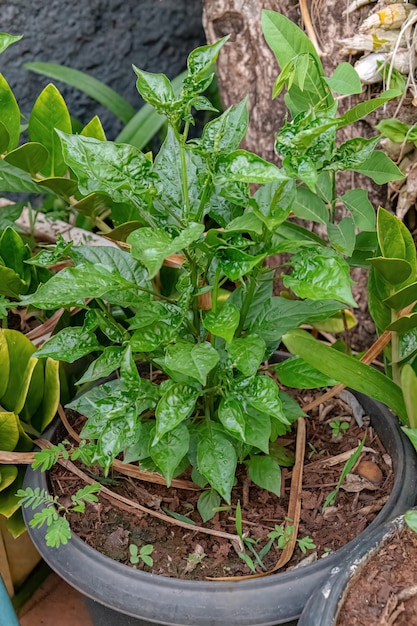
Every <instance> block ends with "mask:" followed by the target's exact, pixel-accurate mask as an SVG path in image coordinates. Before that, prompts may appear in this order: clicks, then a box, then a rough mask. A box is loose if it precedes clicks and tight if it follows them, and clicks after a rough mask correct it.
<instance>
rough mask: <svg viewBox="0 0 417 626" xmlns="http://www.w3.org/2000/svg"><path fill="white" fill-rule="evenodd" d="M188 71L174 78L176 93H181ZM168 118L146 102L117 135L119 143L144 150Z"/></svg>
mask: <svg viewBox="0 0 417 626" xmlns="http://www.w3.org/2000/svg"><path fill="white" fill-rule="evenodd" d="M186 75H187V72H181V74H179V75H178V76H176V77H175V78H174V79H173V80H172V86H173V88H174V92H175V93H176V94H178V93H179V91H180V88H181V86H182V83H183V80H184V78H185V76H186ZM165 121H166V118H165V116H163V115H160V114H159V113H157V112H156V111H155V109H154V108H153V107H152V106H151V105H150V104H145V105H144V106H143V107H141V108H140V109H139V111H137V113H135V115H134V116H133V117H131V119H130V120H129V121H128V123H127V124H126V126H125V127H124V128H123V129H122V130H121V131H120V133H119V134H118V136H117V137H116V141H117V142H118V143H128V144H130V145H131V146H135V147H136V148H138V149H139V150H143V149H144V148H145V147H146V146H147V145H148V144H149V142H150V140H151V139H152V137H154V136H155V135H156V134H157V132H158V131H159V130H160V129H161V127H162V126H163V124H164V123H165Z"/></svg>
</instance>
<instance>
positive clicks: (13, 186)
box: [0, 159, 46, 193]
mask: <svg viewBox="0 0 417 626" xmlns="http://www.w3.org/2000/svg"><path fill="white" fill-rule="evenodd" d="M0 191H12V192H17V193H40V192H41V189H40V187H39V185H38V184H37V183H35V182H34V181H33V180H32V177H31V176H30V175H29V174H27V173H26V172H25V171H24V170H21V169H20V168H19V167H15V166H14V165H11V163H7V161H5V160H4V159H1V160H0ZM45 191H46V190H45Z"/></svg>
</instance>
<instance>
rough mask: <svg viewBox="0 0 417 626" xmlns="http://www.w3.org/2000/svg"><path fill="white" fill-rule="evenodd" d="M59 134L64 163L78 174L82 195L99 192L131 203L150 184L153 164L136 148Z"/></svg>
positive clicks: (116, 199) (115, 199)
mask: <svg viewBox="0 0 417 626" xmlns="http://www.w3.org/2000/svg"><path fill="white" fill-rule="evenodd" d="M57 134H58V136H59V139H60V140H61V144H62V152H63V155H64V159H65V162H66V164H67V165H68V167H70V168H71V169H72V170H73V172H74V174H75V175H76V176H77V178H78V185H79V189H80V192H81V193H82V194H84V195H87V194H89V193H93V192H94V191H98V192H102V193H107V194H108V195H109V196H110V197H111V198H112V200H114V201H115V202H129V201H130V200H131V198H132V197H133V196H134V195H136V194H137V195H141V194H143V193H144V192H146V191H147V190H148V189H149V188H150V187H151V185H152V182H151V181H152V178H151V174H150V172H151V168H152V164H151V162H150V161H149V160H148V159H147V158H146V156H145V155H144V154H143V153H142V152H140V150H138V149H137V148H134V147H133V146H129V145H127V144H122V143H121V144H117V143H113V142H111V141H100V140H98V139H94V138H93V137H82V136H81V135H70V134H66V133H63V132H60V131H57Z"/></svg>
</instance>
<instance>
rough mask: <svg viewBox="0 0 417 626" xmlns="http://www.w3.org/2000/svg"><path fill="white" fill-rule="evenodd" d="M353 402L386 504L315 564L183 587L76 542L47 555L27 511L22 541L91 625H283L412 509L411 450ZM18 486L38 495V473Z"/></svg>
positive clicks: (382, 412) (414, 474)
mask: <svg viewBox="0 0 417 626" xmlns="http://www.w3.org/2000/svg"><path fill="white" fill-rule="evenodd" d="M355 395H356V396H357V397H358V399H359V400H360V402H361V404H362V405H363V407H364V409H365V411H366V413H367V414H368V415H369V416H370V418H371V421H372V425H373V427H374V428H375V430H376V431H377V433H378V435H379V437H380V438H381V440H382V443H383V445H384V446H385V448H386V450H387V451H388V453H389V454H390V456H391V458H392V461H393V467H394V472H395V480H394V486H393V490H392V492H391V495H390V498H389V500H388V502H387V503H386V504H385V506H384V507H383V509H382V510H381V511H380V513H379V514H378V516H377V517H376V518H375V520H374V521H373V522H372V523H371V524H370V525H369V526H368V528H366V529H365V530H364V531H363V532H362V533H361V534H360V535H358V537H357V538H356V539H354V540H353V541H350V542H349V543H348V544H346V545H345V546H343V547H342V548H340V549H339V550H337V551H336V552H334V553H333V554H330V555H329V556H327V557H326V558H324V559H320V560H319V561H316V562H315V563H311V564H310V565H307V566H305V567H302V568H299V569H293V570H291V571H289V572H284V573H278V574H274V575H271V576H268V577H265V578H256V579H253V580H245V581H240V582H230V583H228V582H220V581H219V582H215V581H213V582H212V581H188V580H179V579H174V578H166V577H162V576H158V575H153V574H149V573H147V572H142V571H140V570H134V569H132V568H131V567H128V566H126V565H122V564H120V563H117V562H115V561H112V560H111V559H110V558H108V557H106V556H104V555H102V554H100V553H99V552H97V551H96V550H93V549H92V548H91V547H89V546H88V545H86V544H85V543H84V542H83V541H81V540H80V539H79V538H78V537H73V538H72V539H71V540H70V541H69V542H68V544H67V545H65V546H61V547H60V548H59V549H54V548H48V547H47V546H46V545H45V538H44V530H43V529H37V528H30V527H29V525H28V522H29V520H30V519H31V518H32V516H33V512H32V511H31V510H30V511H28V510H27V509H24V511H23V513H24V517H25V521H26V524H27V526H28V531H29V534H30V536H31V538H32V540H33V542H34V544H35V546H36V547H37V549H38V550H39V552H40V553H41V555H42V557H43V558H44V559H45V561H46V562H47V563H48V565H49V566H50V567H51V568H52V569H53V570H54V571H55V572H57V574H59V575H60V576H61V577H62V578H63V579H64V580H65V581H66V582H68V583H69V584H70V585H72V586H73V587H75V588H76V589H78V590H79V591H80V592H81V593H82V594H84V596H86V597H87V598H90V599H91V600H93V601H94V602H95V603H98V604H99V606H98V607H97V608H98V610H99V614H98V616H97V617H96V618H94V613H93V620H94V623H95V624H97V626H107V625H108V626H119V624H120V626H134V625H135V626H148V625H150V624H160V625H165V626H233V625H236V626H237V625H239V626H274V625H276V624H289V623H291V621H292V620H295V619H297V618H298V617H299V616H300V614H301V612H302V610H303V608H304V606H305V604H306V602H307V600H308V599H309V597H310V596H311V595H312V594H313V593H314V592H315V591H316V589H317V588H319V587H320V586H321V585H322V584H323V583H324V582H325V581H326V579H327V578H328V577H329V575H330V572H331V571H332V570H333V569H334V568H337V567H339V566H340V563H342V562H343V561H344V560H345V559H346V558H347V556H348V555H349V554H351V552H352V550H353V549H354V548H355V546H356V545H357V544H358V543H359V542H361V541H362V540H363V539H366V538H367V537H369V536H371V534H372V533H373V531H374V529H375V528H377V527H378V526H380V525H382V524H383V523H385V522H386V521H387V520H390V519H392V518H394V517H396V516H397V515H400V514H401V513H403V512H404V511H405V510H406V509H408V508H410V507H411V506H412V505H413V504H414V499H415V493H416V486H417V471H416V470H417V464H416V456H415V454H414V449H413V448H412V446H411V444H410V442H409V441H408V439H407V437H406V436H405V435H404V434H403V433H402V431H401V429H400V427H399V425H398V422H397V419H396V418H395V417H394V416H393V415H392V414H391V413H390V411H388V410H387V409H386V408H385V407H384V406H382V405H381V404H379V403H377V402H375V401H374V400H371V399H369V398H367V397H366V396H363V395H362V394H356V393H355ZM24 486H25V487H32V488H35V487H40V488H41V489H46V488H47V479H46V476H45V474H42V472H40V471H39V470H36V471H33V470H32V469H31V468H29V469H28V471H27V473H26V477H25V484H24ZM117 614H119V615H117ZM127 616H130V617H127ZM132 618H135V619H132Z"/></svg>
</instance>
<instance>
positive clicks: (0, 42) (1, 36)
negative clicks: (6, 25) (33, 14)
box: [0, 33, 23, 53]
mask: <svg viewBox="0 0 417 626" xmlns="http://www.w3.org/2000/svg"><path fill="white" fill-rule="evenodd" d="M22 37H23V35H10V34H9V33H0V53H2V52H4V51H5V50H6V49H7V48H8V47H9V46H10V45H11V44H13V43H15V42H16V41H20V40H21V39H22Z"/></svg>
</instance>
